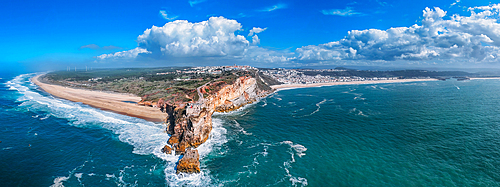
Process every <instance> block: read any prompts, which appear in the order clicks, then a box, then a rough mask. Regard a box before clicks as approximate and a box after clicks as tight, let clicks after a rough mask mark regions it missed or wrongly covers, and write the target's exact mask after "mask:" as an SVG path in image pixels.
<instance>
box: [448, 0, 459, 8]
mask: <svg viewBox="0 0 500 187" xmlns="http://www.w3.org/2000/svg"><path fill="white" fill-rule="evenodd" d="M457 3H460V0H455V2H453V3H451V5H450V7H451V6H455V5H456V4H457Z"/></svg>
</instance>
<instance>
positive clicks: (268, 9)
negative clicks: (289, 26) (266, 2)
mask: <svg viewBox="0 0 500 187" xmlns="http://www.w3.org/2000/svg"><path fill="white" fill-rule="evenodd" d="M286 7H287V5H286V4H282V3H280V4H277V5H273V6H270V7H266V8H263V9H261V10H259V11H262V12H272V11H275V10H279V9H285V8H286Z"/></svg>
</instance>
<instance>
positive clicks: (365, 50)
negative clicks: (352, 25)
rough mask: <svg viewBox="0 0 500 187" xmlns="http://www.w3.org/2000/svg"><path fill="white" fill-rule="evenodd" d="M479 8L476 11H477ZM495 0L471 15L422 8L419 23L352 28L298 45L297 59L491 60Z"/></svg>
mask: <svg viewBox="0 0 500 187" xmlns="http://www.w3.org/2000/svg"><path fill="white" fill-rule="evenodd" d="M479 10H480V12H476V11H479ZM499 10H500V5H498V4H497V5H490V6H483V7H474V8H471V9H469V11H471V16H460V15H453V16H451V17H450V18H449V19H444V18H445V16H446V11H444V10H442V9H440V8H437V7H436V8H434V9H430V8H426V9H425V10H424V11H423V19H422V21H421V25H417V24H415V25H413V26H411V27H396V28H390V29H387V30H379V29H367V30H352V31H349V32H348V34H347V36H345V37H344V38H343V39H341V40H339V41H335V42H330V43H326V44H320V45H310V46H304V47H301V48H298V49H297V50H296V52H297V53H298V55H299V56H298V59H299V60H306V61H308V60H314V61H338V60H358V61H359V60H361V61H401V60H403V61H421V60H441V61H444V60H448V61H457V62H458V61H462V62H464V61H468V62H469V61H474V62H482V61H496V60H495V59H494V57H496V56H497V54H499V52H500V24H499V23H498V21H497V19H495V18H494V17H495V16H498V14H499ZM493 15H495V16H493Z"/></svg>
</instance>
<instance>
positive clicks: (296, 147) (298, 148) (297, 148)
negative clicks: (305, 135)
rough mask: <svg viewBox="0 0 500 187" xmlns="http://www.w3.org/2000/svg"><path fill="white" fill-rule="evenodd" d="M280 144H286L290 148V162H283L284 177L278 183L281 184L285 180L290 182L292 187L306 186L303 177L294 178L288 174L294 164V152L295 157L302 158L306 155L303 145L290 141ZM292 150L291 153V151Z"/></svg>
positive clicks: (305, 180)
mask: <svg viewBox="0 0 500 187" xmlns="http://www.w3.org/2000/svg"><path fill="white" fill-rule="evenodd" d="M280 144H286V145H289V146H290V150H291V151H290V155H291V160H289V161H286V162H283V168H284V169H285V172H286V177H285V178H283V179H281V181H280V182H283V180H285V179H286V178H288V180H289V181H290V182H292V185H293V186H298V185H300V186H307V179H306V178H303V177H296V176H293V175H292V174H290V168H292V163H294V162H295V157H294V152H295V154H297V156H299V157H302V156H304V155H306V153H305V152H306V151H307V148H306V147H305V146H303V145H300V144H294V143H293V142H292V141H282V142H280ZM292 150H293V151H292Z"/></svg>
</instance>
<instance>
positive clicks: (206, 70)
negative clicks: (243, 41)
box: [31, 66, 468, 173]
mask: <svg viewBox="0 0 500 187" xmlns="http://www.w3.org/2000/svg"><path fill="white" fill-rule="evenodd" d="M436 74H437V75H441V74H442V75H455V76H467V75H468V74H467V73H464V72H451V73H450V72H444V73H443V72H428V71H413V70H412V71H395V72H378V71H376V72H372V71H354V70H346V69H331V70H285V69H262V70H261V69H257V68H254V67H250V66H216V67H187V68H185V67H176V68H155V69H137V68H136V69H126V68H124V69H114V70H94V71H90V72H87V71H81V72H69V71H60V72H51V73H48V74H44V75H38V76H36V77H34V78H32V80H31V81H32V82H33V83H35V84H36V85H38V86H39V87H40V88H41V89H43V90H44V91H46V92H47V93H50V94H52V95H54V96H56V97H59V98H63V99H67V100H70V101H74V102H81V103H83V104H87V105H90V106H93V107H97V108H101V109H104V110H109V111H114V112H117V113H120V114H125V115H129V116H133V117H139V118H143V119H146V120H149V121H155V122H163V123H164V124H165V125H166V129H165V131H166V133H168V134H169V135H170V138H169V140H168V144H167V145H165V146H164V147H163V148H162V149H161V151H162V152H164V153H165V154H177V155H184V156H183V157H182V158H181V159H180V160H179V164H178V165H177V168H176V169H177V172H178V173H179V172H183V173H197V172H200V162H199V160H198V159H199V154H198V151H197V149H196V148H197V147H198V146H200V145H201V144H203V143H204V142H205V141H207V139H208V138H209V135H210V132H211V130H212V114H213V113H214V112H229V111H233V110H236V109H238V108H240V107H243V106H245V105H247V104H250V103H253V102H256V101H258V100H259V99H260V98H263V97H266V96H267V95H269V94H270V93H273V92H274V91H276V90H280V89H287V88H303V87H320V86H332V85H353V84H378V83H401V82H416V81H434V80H437V79H435V77H434V75H436ZM377 76H378V77H377ZM431 76H432V77H431Z"/></svg>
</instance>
